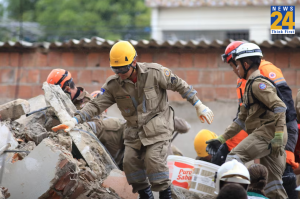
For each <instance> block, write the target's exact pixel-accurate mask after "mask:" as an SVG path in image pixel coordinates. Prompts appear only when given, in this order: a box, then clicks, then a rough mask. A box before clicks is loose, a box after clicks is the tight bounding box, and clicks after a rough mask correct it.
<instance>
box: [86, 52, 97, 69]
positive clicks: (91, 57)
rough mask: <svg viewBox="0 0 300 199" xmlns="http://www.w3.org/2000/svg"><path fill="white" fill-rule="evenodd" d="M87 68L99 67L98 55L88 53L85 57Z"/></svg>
mask: <svg viewBox="0 0 300 199" xmlns="http://www.w3.org/2000/svg"><path fill="white" fill-rule="evenodd" d="M87 66H88V67H99V66H100V57H99V54H98V53H89V54H88V56H87Z"/></svg>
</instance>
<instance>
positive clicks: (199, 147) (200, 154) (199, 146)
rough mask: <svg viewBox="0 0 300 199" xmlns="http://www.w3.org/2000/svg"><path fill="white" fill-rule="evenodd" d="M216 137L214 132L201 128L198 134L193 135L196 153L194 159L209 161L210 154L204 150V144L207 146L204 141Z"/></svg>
mask: <svg viewBox="0 0 300 199" xmlns="http://www.w3.org/2000/svg"><path fill="white" fill-rule="evenodd" d="M217 137H218V136H217V135H216V134H215V133H213V132H211V131H209V130H207V129H202V130H201V131H199V132H198V134H197V135H196V136H195V139H194V148H195V151H196V153H197V158H196V159H198V160H204V161H208V162H210V160H211V155H209V154H208V153H207V152H206V146H207V144H206V141H208V140H210V139H215V138H217Z"/></svg>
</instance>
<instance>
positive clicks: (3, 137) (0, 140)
mask: <svg viewBox="0 0 300 199" xmlns="http://www.w3.org/2000/svg"><path fill="white" fill-rule="evenodd" d="M8 143H9V144H10V145H11V146H10V147H9V148H8V149H15V148H16V147H17V146H18V142H17V141H16V140H15V138H14V136H13V135H12V133H11V132H10V130H9V128H8V126H7V124H6V123H5V122H0V148H1V147H3V146H4V145H6V144H8Z"/></svg>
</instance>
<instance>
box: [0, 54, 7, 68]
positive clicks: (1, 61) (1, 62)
mask: <svg viewBox="0 0 300 199" xmlns="http://www.w3.org/2000/svg"><path fill="white" fill-rule="evenodd" d="M0 66H9V53H3V52H1V53H0Z"/></svg>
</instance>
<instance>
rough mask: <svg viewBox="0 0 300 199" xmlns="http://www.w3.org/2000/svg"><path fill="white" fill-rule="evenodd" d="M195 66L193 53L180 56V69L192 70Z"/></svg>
mask: <svg viewBox="0 0 300 199" xmlns="http://www.w3.org/2000/svg"><path fill="white" fill-rule="evenodd" d="M193 64H194V54H193V53H181V54H180V67H185V68H191V67H193Z"/></svg>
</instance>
